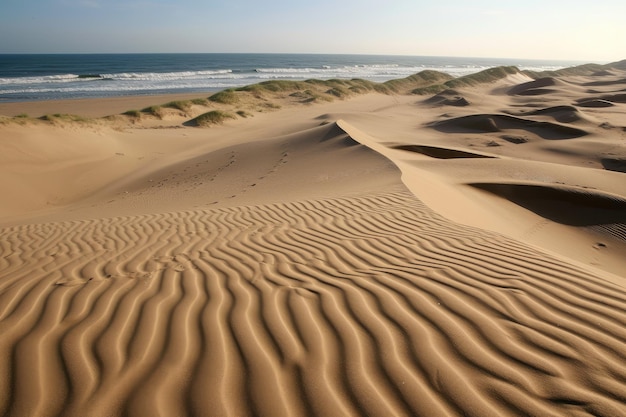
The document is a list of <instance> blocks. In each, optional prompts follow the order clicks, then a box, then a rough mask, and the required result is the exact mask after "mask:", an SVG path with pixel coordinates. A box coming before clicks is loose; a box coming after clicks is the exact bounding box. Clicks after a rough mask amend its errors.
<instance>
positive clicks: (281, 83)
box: [236, 80, 308, 93]
mask: <svg viewBox="0 0 626 417" xmlns="http://www.w3.org/2000/svg"><path fill="white" fill-rule="evenodd" d="M307 82H308V81H290V80H271V81H263V82H260V83H258V84H252V85H248V86H245V87H240V88H238V89H237V90H236V91H248V92H251V93H263V92H271V93H278V92H289V91H297V90H305V89H307V88H308V84H307Z"/></svg>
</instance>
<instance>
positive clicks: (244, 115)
mask: <svg viewBox="0 0 626 417" xmlns="http://www.w3.org/2000/svg"><path fill="white" fill-rule="evenodd" d="M237 114H238V115H239V116H241V117H243V118H244V119H246V118H248V117H252V116H253V115H252V113H248V112H247V111H245V110H237Z"/></svg>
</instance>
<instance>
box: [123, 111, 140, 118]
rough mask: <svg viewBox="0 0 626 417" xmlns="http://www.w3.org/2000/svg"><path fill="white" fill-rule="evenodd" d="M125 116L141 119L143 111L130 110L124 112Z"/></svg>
mask: <svg viewBox="0 0 626 417" xmlns="http://www.w3.org/2000/svg"><path fill="white" fill-rule="evenodd" d="M122 114H123V115H124V116H130V117H134V118H137V119H139V118H140V117H141V112H140V111H139V110H128V111H125V112H124V113H122Z"/></svg>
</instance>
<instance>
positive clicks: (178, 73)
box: [0, 54, 583, 102]
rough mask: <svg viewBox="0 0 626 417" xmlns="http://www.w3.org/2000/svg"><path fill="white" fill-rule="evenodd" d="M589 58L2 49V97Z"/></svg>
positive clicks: (171, 89)
mask: <svg viewBox="0 0 626 417" xmlns="http://www.w3.org/2000/svg"><path fill="white" fill-rule="evenodd" d="M582 63H583V62H577V61H546V60H527V59H495V58H459V57H424V56H383V55H314V54H72V55H63V54H54V55H0V102H15V101H35V100H56V99H71V98H97V97H112V96H128V95H151V94H167V93H187V92H189V93H192V92H205V91H206V92H213V91H218V90H222V89H225V88H232V87H240V86H244V85H249V84H254V83H258V82H262V81H267V80H277V79H280V80H307V79H321V80H327V79H332V78H340V79H352V78H361V79H366V80H371V81H376V82H384V81H387V80H391V79H397V78H404V77H407V76H409V75H412V74H415V73H418V72H420V71H423V70H436V71H441V72H445V73H448V74H450V75H452V76H455V77H458V76H463V75H467V74H471V73H475V72H479V71H482V70H484V69H487V68H491V67H496V66H501V65H515V66H517V67H518V68H519V69H522V70H524V69H529V70H537V71H543V70H556V69H559V68H564V67H569V66H573V65H578V64H582Z"/></svg>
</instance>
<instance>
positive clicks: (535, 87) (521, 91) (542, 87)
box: [508, 77, 557, 96]
mask: <svg viewBox="0 0 626 417" xmlns="http://www.w3.org/2000/svg"><path fill="white" fill-rule="evenodd" d="M555 85H557V80H556V79H555V78H552V77H544V78H539V79H537V80H534V81H529V82H527V83H523V84H518V85H516V86H514V87H511V88H510V89H509V91H508V94H509V95H511V96H539V95H544V94H550V93H553V92H555V91H556V90H554V89H552V88H546V87H552V86H555Z"/></svg>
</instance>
